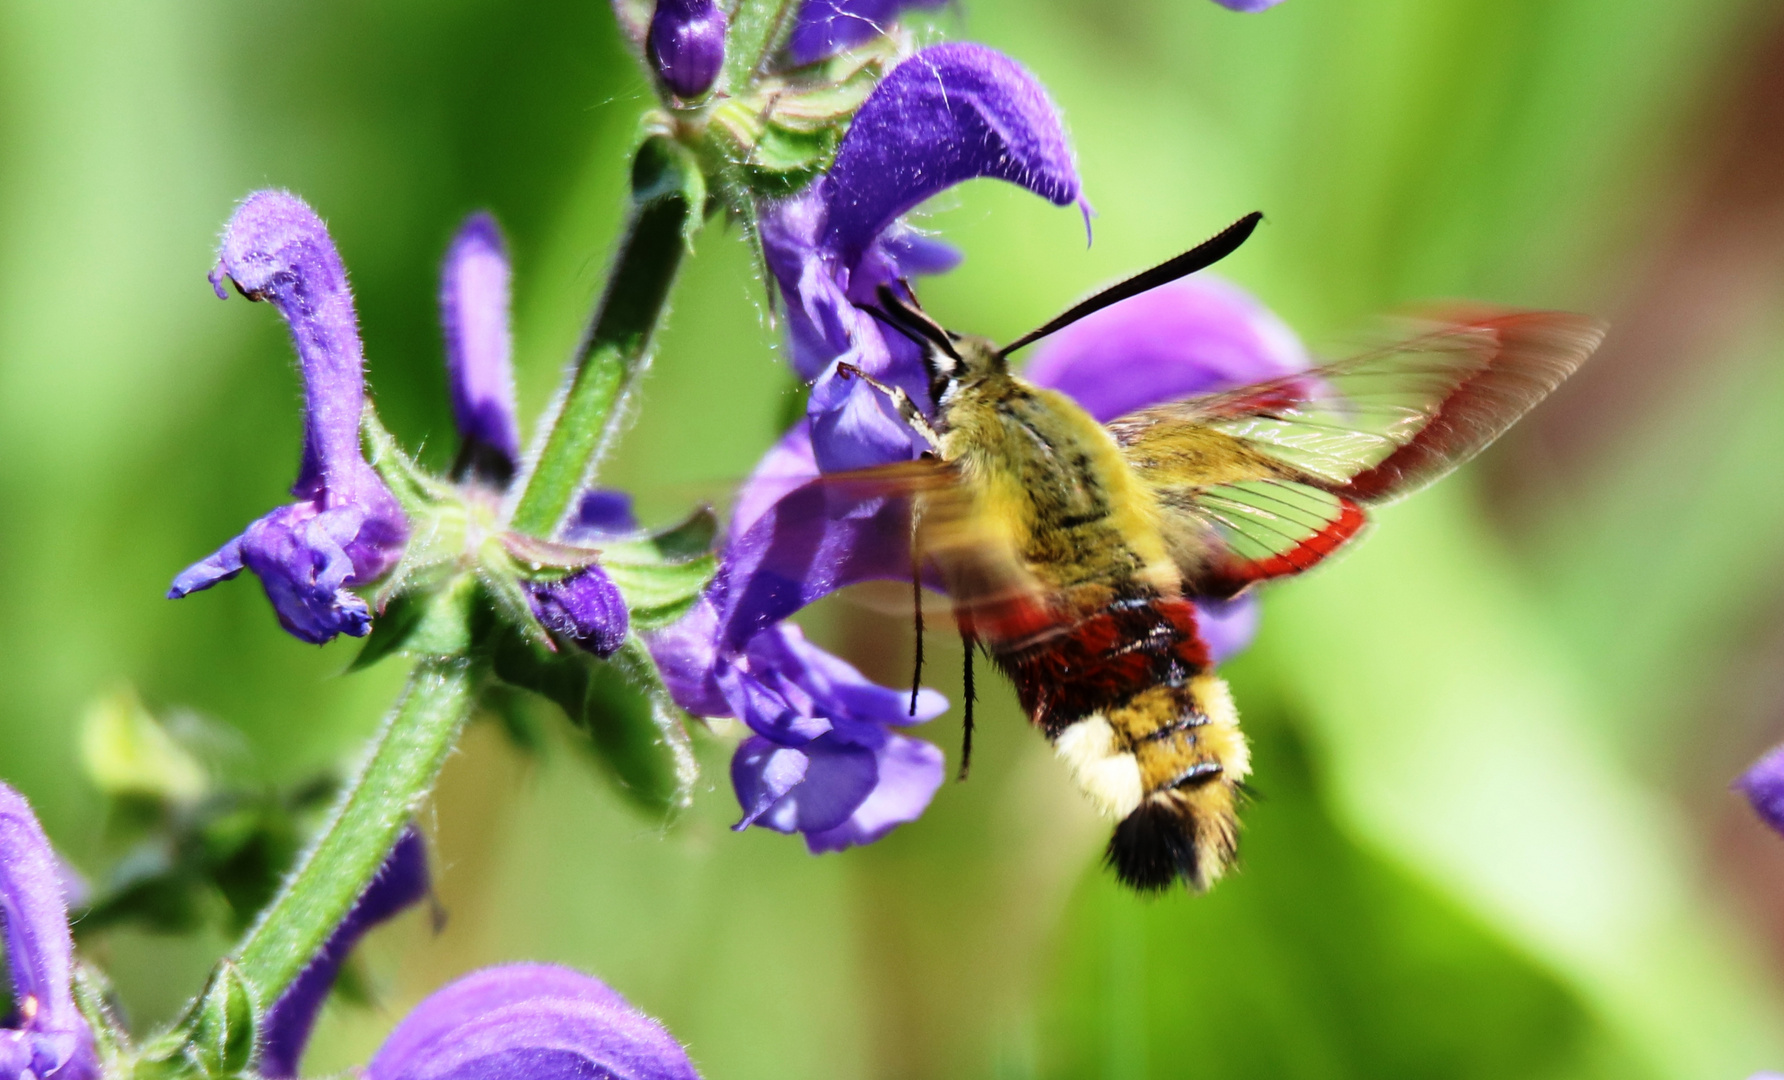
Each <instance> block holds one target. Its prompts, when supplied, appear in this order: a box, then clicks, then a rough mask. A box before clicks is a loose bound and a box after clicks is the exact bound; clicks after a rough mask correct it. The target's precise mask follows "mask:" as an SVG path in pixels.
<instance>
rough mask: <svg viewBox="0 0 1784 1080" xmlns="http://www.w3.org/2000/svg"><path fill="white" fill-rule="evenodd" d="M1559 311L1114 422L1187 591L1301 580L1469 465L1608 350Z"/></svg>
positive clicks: (1421, 335)
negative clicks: (1383, 514)
mask: <svg viewBox="0 0 1784 1080" xmlns="http://www.w3.org/2000/svg"><path fill="white" fill-rule="evenodd" d="M1603 336H1604V328H1603V327H1602V325H1600V324H1599V323H1596V322H1594V321H1593V320H1590V319H1587V318H1584V317H1581V316H1578V315H1569V314H1565V313H1559V312H1508V311H1483V310H1474V311H1468V312H1460V311H1458V312H1453V313H1451V314H1450V315H1449V316H1448V317H1447V318H1445V319H1443V320H1441V321H1439V322H1436V323H1435V324H1433V323H1432V322H1429V321H1427V322H1426V323H1425V324H1424V326H1423V327H1422V328H1421V329H1420V330H1419V332H1417V333H1415V334H1414V335H1413V336H1411V337H1409V338H1407V339H1405V340H1404V341H1401V342H1399V343H1398V344H1395V345H1392V346H1390V347H1387V348H1383V349H1378V350H1375V351H1372V352H1368V353H1364V354H1362V355H1360V356H1355V357H1352V358H1350V359H1347V360H1340V361H1337V362H1336V363H1332V364H1327V365H1325V366H1323V367H1318V368H1314V369H1312V370H1310V371H1307V372H1304V373H1301V374H1298V375H1293V376H1288V377H1284V378H1279V379H1274V380H1270V381H1268V382H1263V383H1257V384H1254V385H1251V386H1246V387H1241V388H1239V389H1237V390H1231V391H1227V392H1224V393H1219V394H1208V395H1203V396H1200V397H1194V398H1188V399H1185V400H1183V401H1176V402H1171V403H1168V404H1165V405H1159V406H1154V407H1153V408H1149V409H1144V410H1141V411H1138V412H1135V413H1131V414H1129V415H1127V416H1123V417H1120V418H1117V419H1116V420H1115V421H1114V422H1113V423H1111V424H1110V425H1109V429H1110V431H1111V432H1112V433H1113V434H1114V436H1115V438H1116V441H1117V442H1118V443H1119V444H1120V445H1121V447H1122V451H1123V454H1124V455H1125V456H1126V458H1127V460H1128V462H1129V464H1130V465H1132V466H1133V467H1134V469H1135V470H1136V471H1137V472H1138V473H1139V475H1140V477H1141V479H1142V480H1143V481H1144V482H1146V483H1147V484H1148V485H1149V486H1151V487H1152V489H1153V491H1154V494H1155V495H1156V496H1157V497H1158V499H1159V501H1160V503H1161V505H1162V506H1163V507H1164V510H1165V515H1166V521H1165V526H1166V534H1167V540H1168V541H1169V543H1170V545H1171V549H1172V553H1173V555H1174V557H1175V558H1176V561H1177V563H1178V565H1179V567H1180V568H1181V569H1182V570H1183V572H1184V576H1185V581H1186V585H1187V587H1188V588H1189V589H1190V591H1192V592H1195V593H1199V594H1202V595H1210V596H1225V595H1230V594H1231V593H1233V592H1236V591H1238V590H1239V589H1242V588H1244V587H1245V586H1246V585H1248V584H1251V583H1253V582H1256V581H1262V580H1265V579H1268V578H1272V577H1280V576H1283V575H1286V574H1295V573H1300V572H1301V571H1303V570H1306V569H1308V568H1310V567H1312V566H1313V565H1314V564H1316V563H1318V562H1319V561H1320V560H1321V559H1323V558H1325V557H1326V556H1327V555H1329V554H1331V553H1332V552H1333V551H1336V550H1337V549H1338V548H1339V547H1340V546H1342V545H1343V543H1344V542H1345V541H1347V540H1349V539H1350V538H1351V537H1353V536H1355V535H1356V534H1357V533H1358V532H1359V531H1360V530H1361V529H1362V526H1363V524H1364V521H1365V517H1364V514H1363V511H1362V507H1364V506H1368V505H1379V504H1382V503H1386V502H1391V501H1392V500H1394V499H1397V498H1400V497H1402V496H1405V495H1408V494H1411V493H1412V492H1414V491H1417V490H1419V489H1420V488H1423V487H1425V486H1427V485H1428V484H1430V483H1432V482H1433V481H1435V480H1437V479H1438V478H1440V477H1442V476H1443V475H1444V474H1446V473H1448V472H1449V471H1450V470H1452V469H1454V468H1455V467H1456V466H1458V465H1460V464H1462V463H1463V462H1465V461H1467V460H1468V459H1470V458H1472V457H1473V456H1474V455H1476V454H1478V453H1480V451H1482V450H1483V449H1485V448H1486V447H1487V446H1488V445H1489V444H1491V443H1492V441H1493V440H1494V439H1496V438H1498V437H1499V436H1500V435H1501V434H1503V433H1504V432H1505V430H1506V429H1507V428H1509V427H1511V425H1512V424H1513V423H1515V422H1516V421H1517V419H1518V418H1519V417H1521V416H1523V415H1524V414H1525V413H1526V412H1528V411H1529V410H1530V409H1531V408H1532V407H1534V406H1535V405H1536V403H1537V402H1539V401H1541V400H1542V399H1543V398H1544V397H1546V396H1547V395H1548V394H1549V393H1550V392H1551V391H1552V390H1554V389H1555V387H1556V386H1558V385H1560V383H1561V381H1562V380H1563V379H1565V378H1566V377H1567V376H1568V375H1570V374H1571V373H1572V372H1573V371H1574V369H1576V368H1578V367H1579V365H1580V364H1581V363H1583V362H1584V361H1585V359H1586V358H1587V357H1588V356H1590V355H1591V354H1592V351H1593V350H1594V349H1595V348H1597V346H1598V343H1599V342H1600V341H1601V340H1602V339H1603Z"/></svg>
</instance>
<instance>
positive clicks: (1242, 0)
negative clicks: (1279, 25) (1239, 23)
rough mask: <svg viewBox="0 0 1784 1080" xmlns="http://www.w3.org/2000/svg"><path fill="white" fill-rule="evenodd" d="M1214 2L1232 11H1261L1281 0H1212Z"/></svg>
mask: <svg viewBox="0 0 1784 1080" xmlns="http://www.w3.org/2000/svg"><path fill="white" fill-rule="evenodd" d="M1214 2H1215V3H1217V4H1219V5H1220V6H1221V7H1223V8H1228V9H1230V10H1232V11H1263V10H1265V9H1267V8H1273V7H1275V6H1276V5H1277V4H1280V3H1282V0H1214Z"/></svg>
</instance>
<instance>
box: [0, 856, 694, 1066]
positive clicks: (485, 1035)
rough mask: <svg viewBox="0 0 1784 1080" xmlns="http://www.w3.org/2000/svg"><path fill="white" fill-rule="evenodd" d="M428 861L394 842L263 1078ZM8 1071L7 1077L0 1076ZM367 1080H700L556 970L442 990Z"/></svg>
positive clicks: (658, 1041)
mask: <svg viewBox="0 0 1784 1080" xmlns="http://www.w3.org/2000/svg"><path fill="white" fill-rule="evenodd" d="M427 892H428V872H427V853H426V848H425V846H424V844H423V842H422V839H421V836H420V834H419V833H417V832H416V831H415V830H414V829H413V828H410V829H408V830H406V831H405V832H404V833H403V834H402V836H401V837H399V838H398V840H397V843H396V845H395V847H393V848H392V849H391V853H390V856H389V857H388V858H387V859H386V860H385V863H384V866H383V868H382V869H380V871H379V872H378V876H377V877H376V878H374V879H373V880H372V883H371V884H370V885H368V886H367V887H366V890H365V892H364V893H362V894H361V895H360V898H359V900H358V901H357V902H356V903H355V904H354V905H353V908H352V910H351V911H349V912H348V914H347V917H346V918H345V919H343V920H342V921H341V924H340V926H339V927H337V928H336V930H335V932H334V933H333V934H332V935H331V936H330V937H329V939H328V942H327V944H326V945H324V946H323V949H322V951H321V952H320V953H319V954H318V955H317V957H316V958H315V960H313V961H312V962H311V963H310V966H309V967H307V968H305V969H304V972H303V974H302V975H300V976H298V979H297V981H296V982H294V983H292V984H291V986H290V987H289V988H288V989H287V990H286V991H285V993H284V995H282V996H281V997H280V998H279V1000H278V1002H277V1003H275V1004H274V1006H273V1007H272V1008H271V1009H269V1010H268V1011H267V1015H266V1017H265V1019H264V1021H263V1024H262V1029H261V1047H260V1056H259V1060H258V1062H257V1063H256V1064H257V1069H256V1071H257V1073H258V1074H259V1075H261V1076H264V1077H267V1078H269V1080H285V1078H288V1077H292V1076H295V1075H297V1065H298V1062H299V1061H300V1060H301V1058H302V1057H303V1052H304V1048H305V1044H306V1043H307V1042H308V1041H309V1036H310V1031H311V1029H312V1027H313V1025H314V1022H315V1019H316V1014H317V1011H318V1010H319V1009H320V1008H321V1006H322V1003H323V1001H324V1000H325V999H326V998H327V997H328V993H329V990H330V989H331V988H332V987H333V985H334V981H335V978H336V976H337V975H338V974H339V972H340V967H341V963H342V962H343V961H345V960H346V958H347V955H348V954H349V953H350V952H351V951H352V949H353V946H354V945H355V944H356V943H357V942H358V941H359V939H360V938H361V937H363V936H364V935H365V933H366V931H368V930H370V929H371V928H372V927H373V926H375V925H377V924H378V923H380V922H383V921H384V920H386V919H389V918H390V917H391V916H393V915H395V914H397V913H398V912H400V911H402V910H404V909H405V908H407V907H409V906H410V905H412V904H414V903H416V902H417V901H419V900H420V899H421V898H422V897H424V896H426V895H427ZM0 1075H5V1074H0ZM362 1075H363V1076H365V1077H366V1078H367V1080H484V1078H489V1077H503V1078H507V1080H589V1078H591V1077H602V1078H610V1080H698V1076H699V1074H698V1073H696V1072H695V1071H694V1067H693V1064H692V1063H691V1062H690V1061H689V1060H688V1056H687V1052H686V1051H685V1050H683V1049H682V1047H681V1044H680V1043H678V1042H676V1041H675V1039H674V1038H673V1037H672V1036H671V1035H670V1034H669V1033H668V1032H667V1031H666V1030H664V1028H663V1026H662V1025H661V1024H659V1023H657V1022H656V1021H655V1020H653V1019H651V1018H650V1017H648V1016H646V1015H645V1014H643V1013H642V1012H639V1011H638V1010H637V1009H635V1008H633V1007H632V1006H631V1004H630V1003H628V1002H627V1001H626V999H625V998H623V997H621V996H620V995H619V994H618V993H616V992H615V991H614V990H612V989H611V988H609V987H608V986H607V985H606V984H604V983H602V982H601V981H600V980H599V979H594V978H591V977H589V976H587V975H583V974H581V973H579V972H575V971H571V970H570V969H568V968H561V967H556V966H553V965H549V964H511V965H507V966H504V967H493V968H484V969H483V970H481V971H476V972H473V973H471V974H470V975H467V976H465V977H463V978H461V979H459V980H458V981H457V982H454V983H452V984H450V985H448V986H446V987H445V988H443V989H441V990H438V991H436V992H435V993H433V994H432V995H431V996H429V997H428V998H426V999H425V1000H423V1001H422V1002H421V1004H419V1005H417V1006H416V1007H415V1008H414V1009H413V1010H412V1011H411V1012H410V1013H409V1015H408V1016H406V1017H404V1018H403V1020H402V1022H401V1023H399V1024H397V1026H396V1029H395V1030H394V1031H392V1032H391V1033H390V1036H389V1037H388V1038H387V1039H385V1040H384V1045H383V1046H382V1047H380V1048H379V1050H378V1052H377V1053H376V1054H375V1055H373V1057H372V1060H371V1062H370V1063H369V1064H368V1065H367V1066H366V1067H365V1069H364V1070H363V1072H362Z"/></svg>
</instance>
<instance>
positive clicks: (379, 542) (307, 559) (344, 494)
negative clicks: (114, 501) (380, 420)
mask: <svg viewBox="0 0 1784 1080" xmlns="http://www.w3.org/2000/svg"><path fill="white" fill-rule="evenodd" d="M225 278H228V279H229V280H231V281H232V282H234V284H235V287H236V288H237V289H239V290H240V291H241V292H242V294H243V295H244V296H246V297H248V298H249V299H250V300H268V301H271V302H272V304H273V306H274V307H276V308H278V309H279V313H280V314H281V315H283V316H284V317H285V321H286V322H287V323H288V324H289V325H290V327H291V336H292V339H293V340H294V341H295V342H296V345H297V354H298V360H299V362H300V364H301V366H302V370H303V378H304V449H303V460H302V463H301V465H300V467H299V469H298V476H297V482H296V483H295V484H293V485H292V488H291V493H292V494H293V495H294V496H296V497H297V500H298V501H297V502H294V503H292V504H290V505H288V506H281V507H279V508H278V509H277V510H274V511H272V512H271V513H269V514H267V515H266V516H265V517H262V518H260V519H259V520H258V521H255V522H254V523H253V524H251V525H249V526H248V528H247V529H246V531H244V532H243V533H242V534H241V535H240V536H238V537H236V538H235V539H233V540H231V541H230V542H229V543H227V544H225V545H223V547H222V548H220V549H218V550H217V551H216V552H215V553H214V554H212V555H211V556H210V557H208V558H206V559H204V560H203V561H201V562H199V563H196V564H194V565H192V566H190V567H188V568H187V569H186V570H184V571H183V572H182V573H181V574H180V575H179V577H177V578H175V579H174V582H173V587H172V588H171V589H169V590H168V594H167V595H168V597H169V598H171V599H177V598H179V597H182V596H185V595H187V594H188V593H193V592H197V591H199V590H201V589H208V588H210V587H211V586H212V585H215V584H217V583H218V582H219V581H224V580H227V579H229V578H232V577H234V576H235V575H237V574H239V573H241V572H242V570H243V568H246V569H249V570H252V571H253V572H254V573H255V574H256V575H258V576H259V578H260V582H261V585H262V586H264V587H265V589H266V595H267V598H268V599H270V600H271V601H272V604H273V610H274V611H275V612H276V613H277V614H278V617H279V622H280V624H281V625H282V626H284V627H285V629H286V630H288V631H290V632H291V633H292V634H293V635H295V636H297V637H298V638H301V639H302V640H304V641H308V642H312V643H315V644H321V643H323V642H326V641H328V640H329V639H331V638H333V637H334V636H335V635H336V634H342V633H345V634H350V635H353V636H355V637H359V636H363V635H364V634H365V633H366V631H367V630H369V629H370V628H371V610H370V609H369V608H368V607H367V606H366V603H365V601H364V600H362V599H360V598H359V597H358V596H355V595H354V594H353V593H352V592H350V591H349V590H350V589H352V588H353V587H355V586H359V585H364V584H367V583H368V582H371V581H374V580H376V579H377V578H379V577H381V576H383V575H384V574H385V573H386V572H387V571H389V570H390V569H391V567H393V566H394V565H396V562H397V560H398V558H400V557H401V555H402V550H403V544H404V542H405V541H406V540H407V538H408V523H407V522H406V521H405V519H404V517H403V514H402V510H401V509H400V508H399V507H398V505H397V501H396V498H395V496H393V495H392V494H391V493H390V490H389V489H388V488H386V487H385V486H384V482H383V481H382V480H380V479H379V478H378V474H377V473H375V472H373V471H372V468H371V466H370V465H368V464H366V461H365V459H364V458H363V457H362V456H361V455H360V450H359V424H360V413H361V411H362V410H363V409H364V406H365V378H364V372H363V370H362V369H363V362H362V353H361V348H360V343H359V328H358V324H357V321H356V318H355V316H354V312H353V295H352V293H351V292H350V291H349V290H348V287H347V271H346V268H345V267H344V266H342V265H341V258H340V255H339V254H337V253H336V251H335V247H334V242H333V241H332V240H330V239H329V236H328V229H327V227H326V226H324V225H323V224H322V219H321V218H318V217H317V216H316V214H315V212H314V211H312V210H311V209H310V208H309V207H308V206H307V205H305V204H304V202H303V200H301V199H299V198H297V197H296V196H295V195H292V194H290V193H288V192H283V191H259V192H255V193H254V194H253V195H250V196H249V197H248V198H247V199H246V200H245V201H244V202H243V203H242V205H241V206H240V207H239V208H238V209H237V210H236V212H235V216H234V217H233V218H231V219H230V222H229V227H228V228H227V229H226V230H225V231H224V234H223V247H222V252H221V254H220V256H219V259H218V263H217V268H216V269H215V270H214V271H212V273H211V284H212V287H213V288H215V289H216V292H217V295H218V296H219V297H223V296H227V293H225V292H224V289H223V280H224V279H225Z"/></svg>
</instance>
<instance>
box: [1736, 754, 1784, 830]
mask: <svg viewBox="0 0 1784 1080" xmlns="http://www.w3.org/2000/svg"><path fill="white" fill-rule="evenodd" d="M1734 789H1735V790H1736V791H1739V792H1740V793H1741V794H1743V795H1745V796H1746V797H1747V801H1748V802H1749V803H1751V804H1752V806H1753V812H1754V813H1756V814H1758V815H1759V818H1760V820H1761V821H1764V822H1765V823H1766V824H1767V825H1770V826H1771V827H1772V831H1773V832H1776V833H1778V834H1779V835H1780V836H1784V745H1779V746H1774V747H1772V748H1771V749H1770V750H1768V751H1766V753H1765V756H1764V757H1762V758H1760V759H1759V760H1758V761H1756V762H1754V763H1753V767H1752V768H1750V769H1748V770H1747V771H1746V772H1744V773H1742V774H1741V776H1740V779H1738V780H1736V781H1735V782H1734Z"/></svg>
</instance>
